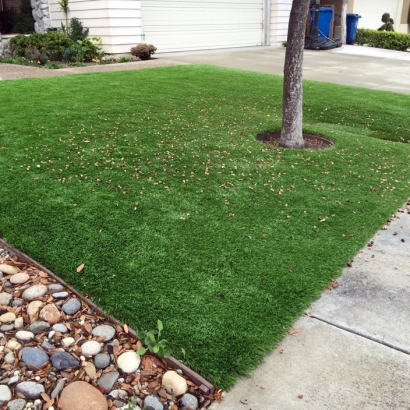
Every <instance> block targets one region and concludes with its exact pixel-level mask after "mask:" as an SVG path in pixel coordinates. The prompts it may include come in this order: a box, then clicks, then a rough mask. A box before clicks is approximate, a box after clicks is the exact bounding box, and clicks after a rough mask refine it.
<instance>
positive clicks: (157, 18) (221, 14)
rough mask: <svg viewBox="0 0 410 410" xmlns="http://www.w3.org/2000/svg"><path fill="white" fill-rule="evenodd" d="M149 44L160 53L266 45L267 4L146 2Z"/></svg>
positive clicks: (257, 0) (250, 0)
mask: <svg viewBox="0 0 410 410" xmlns="http://www.w3.org/2000/svg"><path fill="white" fill-rule="evenodd" d="M141 5H142V25H143V32H144V34H145V41H146V42H148V43H151V44H154V45H155V46H156V47H157V48H158V51H159V52H161V51H162V52H164V51H182V50H200V49H206V48H208V49H209V48H220V47H235V46H238V47H239V46H250V45H261V44H262V30H263V27H262V22H263V0H222V1H201V2H195V1H193V0H183V1H171V0H143V1H142V2H141Z"/></svg>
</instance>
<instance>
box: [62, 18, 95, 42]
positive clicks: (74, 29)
mask: <svg viewBox="0 0 410 410" xmlns="http://www.w3.org/2000/svg"><path fill="white" fill-rule="evenodd" d="M67 31H68V37H69V38H70V39H71V40H73V41H78V40H85V39H86V38H87V36H88V32H89V31H90V29H88V28H84V27H83V23H81V21H80V20H78V18H77V17H73V18H72V19H71V20H70V26H69V27H68V30H67Z"/></svg>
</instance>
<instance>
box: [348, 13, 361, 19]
mask: <svg viewBox="0 0 410 410" xmlns="http://www.w3.org/2000/svg"><path fill="white" fill-rule="evenodd" d="M346 17H352V18H353V17H354V18H357V19H361V18H362V16H360V15H359V14H346Z"/></svg>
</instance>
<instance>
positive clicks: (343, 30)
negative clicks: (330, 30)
mask: <svg viewBox="0 0 410 410" xmlns="http://www.w3.org/2000/svg"><path fill="white" fill-rule="evenodd" d="M347 2H348V0H343V2H342V12H341V13H340V14H341V15H340V20H341V23H340V25H341V34H340V41H341V42H342V44H346V14H347Z"/></svg>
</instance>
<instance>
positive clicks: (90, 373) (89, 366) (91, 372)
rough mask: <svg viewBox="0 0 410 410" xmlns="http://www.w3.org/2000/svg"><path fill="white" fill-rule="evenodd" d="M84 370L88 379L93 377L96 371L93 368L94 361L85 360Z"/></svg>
mask: <svg viewBox="0 0 410 410" xmlns="http://www.w3.org/2000/svg"><path fill="white" fill-rule="evenodd" d="M84 371H85V373H86V374H87V376H88V377H89V378H90V379H94V377H95V375H96V373H97V371H96V370H95V366H94V363H91V362H87V363H86V364H85V366H84Z"/></svg>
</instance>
